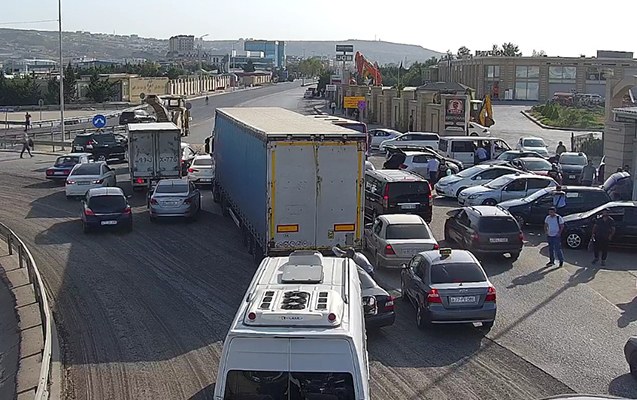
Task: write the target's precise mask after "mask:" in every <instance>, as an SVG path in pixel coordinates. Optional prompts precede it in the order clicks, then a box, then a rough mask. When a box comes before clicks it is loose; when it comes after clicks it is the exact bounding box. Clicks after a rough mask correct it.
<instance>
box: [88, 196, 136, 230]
mask: <svg viewBox="0 0 637 400" xmlns="http://www.w3.org/2000/svg"><path fill="white" fill-rule="evenodd" d="M80 218H81V220H82V228H83V230H84V233H88V232H90V231H92V230H94V229H98V228H122V229H124V230H126V231H127V232H130V231H132V230H133V213H132V212H131V208H130V206H129V205H128V201H127V200H126V196H125V195H124V192H123V191H122V189H121V188H118V187H100V188H93V189H90V190H89V191H88V192H86V196H85V197H84V199H83V200H82V214H81V216H80Z"/></svg>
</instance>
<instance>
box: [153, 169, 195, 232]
mask: <svg viewBox="0 0 637 400" xmlns="http://www.w3.org/2000/svg"><path fill="white" fill-rule="evenodd" d="M148 208H149V216H150V221H151V222H155V221H156V219H157V218H159V217H184V218H189V219H195V218H196V217H197V215H198V214H199V211H200V210H201V193H200V192H199V189H197V188H196V187H195V185H194V184H193V183H192V182H188V181H187V180H184V179H163V180H161V181H159V183H157V186H155V188H154V190H153V191H152V193H151V194H150V196H149V200H148Z"/></svg>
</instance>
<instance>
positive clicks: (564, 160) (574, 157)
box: [560, 154, 588, 165]
mask: <svg viewBox="0 0 637 400" xmlns="http://www.w3.org/2000/svg"><path fill="white" fill-rule="evenodd" d="M587 162H588V159H587V158H586V156H585V155H584V154H582V155H579V154H562V155H561V156H560V164H566V165H586V163H587Z"/></svg>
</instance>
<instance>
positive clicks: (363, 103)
mask: <svg viewBox="0 0 637 400" xmlns="http://www.w3.org/2000/svg"><path fill="white" fill-rule="evenodd" d="M365 107H367V102H366V101H365V100H359V101H358V109H359V110H361V111H365Z"/></svg>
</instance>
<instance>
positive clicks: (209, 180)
mask: <svg viewBox="0 0 637 400" xmlns="http://www.w3.org/2000/svg"><path fill="white" fill-rule="evenodd" d="M199 180H200V181H202V182H211V181H212V178H201V179H199Z"/></svg>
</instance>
